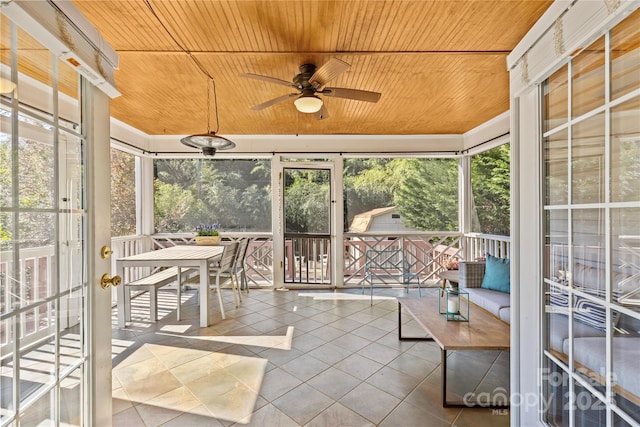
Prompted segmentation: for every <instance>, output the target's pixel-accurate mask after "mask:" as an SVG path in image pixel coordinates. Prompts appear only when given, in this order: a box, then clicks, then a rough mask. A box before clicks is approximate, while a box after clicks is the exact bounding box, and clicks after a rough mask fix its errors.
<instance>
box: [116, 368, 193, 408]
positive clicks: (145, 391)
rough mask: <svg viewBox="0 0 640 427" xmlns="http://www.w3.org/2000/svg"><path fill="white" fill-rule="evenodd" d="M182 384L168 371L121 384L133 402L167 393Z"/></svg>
mask: <svg viewBox="0 0 640 427" xmlns="http://www.w3.org/2000/svg"><path fill="white" fill-rule="evenodd" d="M180 386H182V383H180V381H178V380H177V379H176V377H174V376H173V375H172V374H171V373H170V372H169V371H161V372H158V373H156V374H153V375H149V376H146V377H145V378H144V379H141V380H140V381H135V382H129V383H127V384H123V386H122V387H123V388H124V389H125V391H126V392H127V395H129V398H130V399H131V401H132V402H134V403H142V402H146V401H148V400H151V399H153V398H154V397H157V396H160V395H161V394H164V393H168V392H170V391H171V390H174V389H176V388H178V387H180Z"/></svg>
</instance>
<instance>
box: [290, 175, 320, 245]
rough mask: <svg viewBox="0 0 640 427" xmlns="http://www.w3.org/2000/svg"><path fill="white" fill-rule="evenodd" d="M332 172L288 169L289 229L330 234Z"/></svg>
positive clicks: (291, 230) (299, 231)
mask: <svg viewBox="0 0 640 427" xmlns="http://www.w3.org/2000/svg"><path fill="white" fill-rule="evenodd" d="M329 191H330V189H329V174H328V172H327V171H321V170H320V171H319V170H287V172H286V175H285V217H286V226H287V229H286V231H287V232H298V233H329V231H330V230H329V205H330V204H329Z"/></svg>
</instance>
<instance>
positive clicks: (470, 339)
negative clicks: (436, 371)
mask: <svg viewBox="0 0 640 427" xmlns="http://www.w3.org/2000/svg"><path fill="white" fill-rule="evenodd" d="M402 307H404V308H405V309H406V310H407V312H408V313H409V314H410V315H411V316H412V317H413V318H414V319H415V320H416V322H418V324H419V325H420V326H421V327H422V328H423V329H424V330H425V331H426V332H427V333H428V334H429V336H428V337H421V338H409V337H403V336H402V315H401V309H402ZM398 338H399V339H400V340H401V341H434V342H436V343H437V344H438V346H440V353H441V357H442V406H443V407H462V408H468V407H472V406H479V407H486V408H504V407H505V406H502V405H480V404H465V403H462V402H448V401H447V351H449V350H509V348H510V340H509V325H508V324H506V323H504V322H503V321H501V320H499V319H498V318H497V317H495V316H493V315H491V314H490V313H489V312H487V311H485V310H483V309H482V308H479V307H477V306H475V305H473V304H469V322H456V321H448V320H446V319H445V318H444V317H443V316H440V314H439V311H438V297H434V296H428V297H423V298H410V297H399V298H398Z"/></svg>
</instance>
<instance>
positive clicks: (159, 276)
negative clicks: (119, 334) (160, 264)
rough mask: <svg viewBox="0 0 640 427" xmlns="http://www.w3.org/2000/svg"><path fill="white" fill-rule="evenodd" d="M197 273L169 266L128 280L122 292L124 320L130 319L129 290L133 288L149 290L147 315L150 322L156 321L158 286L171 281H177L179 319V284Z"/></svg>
mask: <svg viewBox="0 0 640 427" xmlns="http://www.w3.org/2000/svg"><path fill="white" fill-rule="evenodd" d="M178 273H180V280H178ZM195 273H197V271H196V270H195V269H193V268H189V269H183V270H182V271H180V272H178V267H170V268H167V269H166V270H160V271H158V272H156V273H153V274H150V275H149V276H145V277H143V278H141V279H138V280H134V281H133V282H129V283H126V284H124V286H125V292H124V304H125V307H124V313H125V321H127V322H130V321H131V291H133V290H141V291H143V292H144V291H148V292H149V304H150V308H149V317H150V319H151V321H152V322H156V321H157V320H158V292H157V291H158V288H161V287H163V286H166V285H168V284H171V283H173V282H177V285H178V286H177V297H178V307H177V310H176V311H177V318H178V320H180V305H181V304H180V303H181V298H182V292H181V290H182V289H181V288H182V286H181V284H182V282H183V281H184V280H185V279H188V278H189V277H190V276H192V275H193V274H195Z"/></svg>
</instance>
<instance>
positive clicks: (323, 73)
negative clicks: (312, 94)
mask: <svg viewBox="0 0 640 427" xmlns="http://www.w3.org/2000/svg"><path fill="white" fill-rule="evenodd" d="M349 68H351V65H349V64H347V63H346V62H344V61H341V60H340V59H338V58H331V59H330V60H329V62H327V63H326V64H324V65H323V66H322V67H320V68H318V69H317V70H316V72H315V73H313V76H311V78H310V79H309V83H311V84H312V85H313V86H314V87H315V88H316V89H317V88H319V87H322V86H324V85H326V84H327V83H329V81H331V80H333V79H335V78H336V77H338V76H339V75H340V74H342V73H344V72H345V71H347V70H348V69H349Z"/></svg>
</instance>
